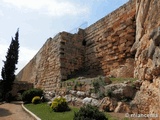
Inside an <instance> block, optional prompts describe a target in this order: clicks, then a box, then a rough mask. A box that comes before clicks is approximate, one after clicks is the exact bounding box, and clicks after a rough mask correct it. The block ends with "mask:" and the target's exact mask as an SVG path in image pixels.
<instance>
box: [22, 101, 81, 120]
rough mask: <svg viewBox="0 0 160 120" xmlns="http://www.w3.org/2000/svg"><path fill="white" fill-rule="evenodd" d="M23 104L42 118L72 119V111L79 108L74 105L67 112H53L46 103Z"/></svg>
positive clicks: (45, 119) (48, 119)
mask: <svg viewBox="0 0 160 120" xmlns="http://www.w3.org/2000/svg"><path fill="white" fill-rule="evenodd" d="M24 106H25V107H26V108H27V109H29V110H30V111H32V112H33V113H34V114H35V115H37V116H38V117H39V118H41V119H42V120H73V116H74V111H76V112H77V111H78V110H79V109H78V108H76V107H71V111H68V112H53V111H52V110H51V108H50V107H49V106H48V105H47V103H41V104H37V105H34V104H25V105H24Z"/></svg>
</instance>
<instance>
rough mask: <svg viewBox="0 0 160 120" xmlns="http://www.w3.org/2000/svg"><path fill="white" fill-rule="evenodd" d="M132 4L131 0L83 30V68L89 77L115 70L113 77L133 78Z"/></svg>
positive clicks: (133, 15) (133, 37) (107, 73)
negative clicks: (84, 48)
mask: <svg viewBox="0 0 160 120" xmlns="http://www.w3.org/2000/svg"><path fill="white" fill-rule="evenodd" d="M135 6H136V4H135V1H134V0H130V1H129V2H128V3H126V4H124V5H123V6H121V7H120V8H118V9H117V10H115V11H114V12H112V13H110V14H109V15H107V16H106V17H104V18H102V19H101V20H99V21H97V22H96V23H94V24H93V25H91V26H89V27H88V28H87V29H85V33H86V36H85V41H86V51H85V68H86V69H87V70H88V72H87V73H88V74H90V75H91V76H92V75H99V74H103V75H109V74H112V73H114V76H115V77H133V71H134V54H132V53H130V49H131V47H132V45H133V43H134V42H135V34H136V33H135V31H136V26H135V12H136V7H135ZM128 58H129V59H128ZM131 58H133V59H131ZM128 63H130V64H128ZM117 69H118V71H117ZM121 70H123V71H121ZM111 71H114V72H111ZM119 71H120V72H119ZM118 72H119V73H121V72H123V74H119V73H118Z"/></svg>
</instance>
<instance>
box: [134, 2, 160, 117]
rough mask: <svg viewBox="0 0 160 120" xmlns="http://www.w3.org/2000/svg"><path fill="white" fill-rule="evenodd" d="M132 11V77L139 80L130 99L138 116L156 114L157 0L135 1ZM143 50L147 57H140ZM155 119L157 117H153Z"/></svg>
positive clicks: (158, 110) (158, 70)
mask: <svg viewBox="0 0 160 120" xmlns="http://www.w3.org/2000/svg"><path fill="white" fill-rule="evenodd" d="M136 9H137V12H136V13H137V17H136V33H137V34H136V42H135V44H136V45H135V44H134V46H137V47H136V55H135V70H134V76H135V77H137V78H139V79H140V80H142V86H141V87H140V91H138V92H137V93H136V96H135V99H134V100H135V104H136V106H137V107H138V112H139V113H143V114H145V113H155V114H160V104H159V102H160V96H159V95H160V84H159V79H160V78H159V73H160V67H159V66H160V62H159V60H160V56H159V52H160V50H159V49H160V48H159V40H160V38H159V25H160V17H159V16H160V15H159V13H160V1H159V0H149V1H148V0H137V1H136ZM134 46H133V47H134ZM145 51H148V55H147V57H146V56H144V53H145ZM150 119H154V118H150ZM159 119H160V116H159V118H156V120H159Z"/></svg>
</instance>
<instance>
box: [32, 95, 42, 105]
mask: <svg viewBox="0 0 160 120" xmlns="http://www.w3.org/2000/svg"><path fill="white" fill-rule="evenodd" d="M40 102H41V98H40V97H39V96H35V97H34V98H33V99H32V103H33V104H38V103H40Z"/></svg>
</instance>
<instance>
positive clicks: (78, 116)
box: [73, 104, 108, 120]
mask: <svg viewBox="0 0 160 120" xmlns="http://www.w3.org/2000/svg"><path fill="white" fill-rule="evenodd" d="M73 120H108V118H106V117H105V114H104V113H103V112H100V111H99V110H98V108H97V107H95V106H91V105H89V104H88V105H86V106H84V107H81V108H80V110H79V111H78V112H77V113H76V112H75V113H74V118H73Z"/></svg>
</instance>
